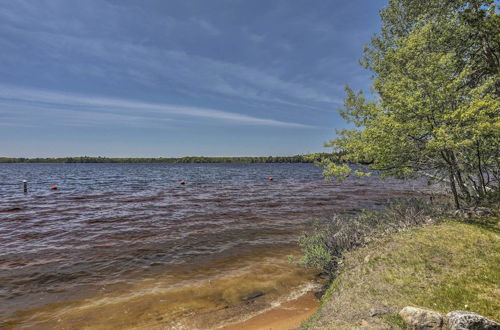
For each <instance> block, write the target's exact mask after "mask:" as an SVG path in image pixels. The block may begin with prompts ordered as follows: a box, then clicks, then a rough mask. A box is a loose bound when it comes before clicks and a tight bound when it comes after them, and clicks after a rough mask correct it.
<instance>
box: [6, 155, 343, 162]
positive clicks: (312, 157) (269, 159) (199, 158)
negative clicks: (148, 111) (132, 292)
mask: <svg viewBox="0 0 500 330" xmlns="http://www.w3.org/2000/svg"><path fill="white" fill-rule="evenodd" d="M325 157H327V158H329V159H331V160H332V161H335V159H336V158H338V157H337V155H335V154H331V153H316V154H308V155H295V156H263V157H205V156H189V157H180V158H164V157H159V158H132V157H128V158H108V157H88V156H82V157H60V158H9V157H0V163H313V162H316V161H318V160H320V159H324V158H325Z"/></svg>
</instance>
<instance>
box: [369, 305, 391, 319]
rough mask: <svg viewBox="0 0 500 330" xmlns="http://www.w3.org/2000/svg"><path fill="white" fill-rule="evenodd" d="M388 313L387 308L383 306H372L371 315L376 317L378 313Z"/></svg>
mask: <svg viewBox="0 0 500 330" xmlns="http://www.w3.org/2000/svg"><path fill="white" fill-rule="evenodd" d="M386 313H387V310H385V309H383V308H377V307H373V308H370V317H375V316H377V315H381V314H386Z"/></svg>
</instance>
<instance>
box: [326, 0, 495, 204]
mask: <svg viewBox="0 0 500 330" xmlns="http://www.w3.org/2000/svg"><path fill="white" fill-rule="evenodd" d="M498 13H499V7H498V6H497V5H496V4H495V2H494V1H493V0H474V1H464V0H425V1H414V0H390V1H389V3H388V5H387V7H386V8H385V9H383V10H382V11H381V13H380V15H381V19H382V27H381V31H380V33H378V34H376V35H374V36H373V38H372V40H371V42H370V43H369V44H368V45H367V46H366V47H365V50H364V54H363V59H362V61H361V62H362V64H363V65H364V67H365V68H366V69H368V70H370V71H371V72H372V73H373V79H372V95H370V96H365V95H366V94H363V92H362V91H358V92H355V91H354V90H352V89H351V88H350V87H346V94H347V95H346V98H345V100H344V108H343V109H341V110H340V113H341V115H342V117H343V118H344V119H345V120H346V121H348V122H349V123H352V124H353V126H354V128H353V129H344V130H339V131H337V137H336V138H334V139H333V140H331V141H329V142H327V143H326V146H328V147H331V148H332V149H333V151H334V152H335V153H338V154H341V155H342V157H341V158H342V160H343V161H345V162H368V163H370V166H369V167H370V169H372V170H377V171H379V173H381V174H382V175H384V176H394V177H400V178H406V177H415V176H425V177H428V178H430V179H432V180H435V181H441V182H446V183H447V184H448V186H449V188H450V191H451V192H452V193H453V196H454V201H455V206H456V207H457V208H460V207H461V206H463V205H470V204H476V205H477V204H478V203H480V202H481V201H482V200H485V198H495V199H498V198H499V197H500V191H499V179H500V171H499V168H500V166H499V162H500V151H499V149H500V147H499V146H500V143H499V142H500V116H499V114H500V99H499V97H500V77H499V66H500V64H499V63H500V62H499V59H500V17H499V14H498ZM321 164H322V165H323V167H324V174H325V175H326V176H327V177H336V178H337V179H340V180H342V179H344V178H346V177H347V176H349V175H351V173H352V169H351V168H350V167H349V166H347V165H345V164H339V163H336V162H332V161H330V160H328V159H327V160H323V161H322V162H321ZM355 174H357V175H368V172H367V171H366V172H362V171H359V170H358V172H357V173H355Z"/></svg>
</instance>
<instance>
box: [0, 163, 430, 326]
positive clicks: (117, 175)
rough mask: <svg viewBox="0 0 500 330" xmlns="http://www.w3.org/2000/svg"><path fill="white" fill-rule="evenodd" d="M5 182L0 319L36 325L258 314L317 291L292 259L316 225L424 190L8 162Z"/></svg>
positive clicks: (218, 168) (300, 170) (281, 168)
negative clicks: (300, 238) (290, 296)
mask: <svg viewBox="0 0 500 330" xmlns="http://www.w3.org/2000/svg"><path fill="white" fill-rule="evenodd" d="M269 176H272V177H273V178H274V181H273V182H269V181H266V180H265V178H266V177H269ZM23 179H27V180H28V181H29V182H30V193H29V194H28V195H24V194H23V193H22V187H21V185H20V181H21V180H23ZM180 179H184V180H186V182H187V184H186V185H184V186H180V185H179V184H178V180H180ZM0 180H2V182H4V183H5V185H3V186H1V187H0V306H2V308H1V309H0V318H1V319H4V320H5V321H4V322H5V323H4V326H9V325H12V326H16V325H17V326H18V325H25V326H28V327H34V328H40V327H47V328H51V327H54V326H55V325H59V326H60V327H61V328H72V327H82V326H85V325H92V326H93V327H95V326H96V325H98V324H100V325H102V326H103V328H104V327H105V328H110V327H111V325H112V327H116V328H118V327H124V326H125V327H133V326H142V325H146V324H147V325H149V326H153V325H154V324H160V325H162V326H173V324H174V323H172V322H181V323H182V322H184V323H182V324H184V325H186V324H187V325H186V326H187V327H189V324H188V323H189V322H191V323H190V326H194V325H193V324H194V323H196V322H202V323H203V326H204V327H209V326H215V325H216V323H217V322H218V321H220V320H222V319H225V320H226V321H227V320H230V319H231V318H234V315H236V314H238V315H240V316H241V313H240V312H242V311H245V313H247V314H248V313H252V312H255V311H257V310H259V309H262V308H266V306H269V305H270V304H272V303H273V302H274V303H275V302H276V301H278V300H279V299H281V298H280V297H283V296H284V295H285V294H287V293H289V292H293V291H294V290H300V288H301V287H303V286H304V285H307V284H308V283H309V284H310V283H313V282H314V276H313V275H312V274H311V273H309V272H305V271H303V270H301V269H299V268H295V267H294V266H291V265H289V264H288V263H287V260H286V255H287V254H291V253H295V252H296V250H295V241H296V237H297V235H298V233H299V232H300V231H301V230H303V229H304V228H305V226H306V224H307V223H308V221H309V220H310V218H312V217H316V216H325V215H329V214H332V213H334V212H336V211H339V210H354V209H359V208H373V207H377V205H381V204H382V203H384V202H385V201H386V200H387V199H389V198H392V197H396V196H402V195H407V194H413V193H415V189H417V188H422V186H421V185H420V184H418V183H415V182H410V183H408V182H407V183H402V182H399V181H395V180H392V181H382V180H380V179H378V178H376V177H371V178H364V179H351V180H348V181H347V182H345V183H343V184H340V183H336V182H328V183H327V182H323V181H322V179H321V173H320V169H318V168H316V167H315V166H314V165H311V164H0ZM53 184H57V185H58V186H59V188H60V189H59V190H58V191H55V192H54V191H49V190H48V187H50V186H51V185H53ZM257 293H262V294H258V296H259V297H258V298H257V299H246V298H248V297H250V296H252V295H256V294H257ZM255 298H256V297H255ZM249 301H252V303H249ZM240 305H241V306H240ZM235 308H236V309H238V308H239V309H241V310H239V313H234V312H235ZM207 311H208V312H209V313H207V315H206V316H205V317H202V318H199V317H198V318H193V317H187V318H186V316H189V315H191V314H192V313H196V315H198V316H199V315H204V314H203V313H204V312H207ZM214 311H217V312H214ZM195 320H198V321H195ZM200 320H202V321H200ZM185 322H188V323H185ZM193 322H194V323H193ZM210 322H212V323H210ZM181 323H179V324H177V326H179V325H180V324H181ZM0 325H1V324H0Z"/></svg>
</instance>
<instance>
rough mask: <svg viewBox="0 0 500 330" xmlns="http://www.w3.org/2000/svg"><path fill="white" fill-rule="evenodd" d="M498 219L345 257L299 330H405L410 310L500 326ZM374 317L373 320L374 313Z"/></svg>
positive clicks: (451, 224)
mask: <svg viewBox="0 0 500 330" xmlns="http://www.w3.org/2000/svg"><path fill="white" fill-rule="evenodd" d="M499 233H500V226H499V217H498V216H497V217H491V218H488V219H483V220H475V221H472V222H469V223H463V222H457V221H448V222H443V223H441V224H438V225H429V226H424V227H420V228H414V229H411V230H409V231H406V232H403V233H399V234H394V235H390V236H388V237H385V238H382V239H380V240H378V241H376V242H373V243H372V244H370V245H368V246H366V247H363V248H360V249H357V250H354V251H351V252H349V253H347V254H346V255H345V261H344V265H343V267H342V270H341V271H340V273H339V275H338V276H337V277H336V279H335V280H334V281H333V282H332V283H331V285H330V288H329V289H328V291H327V293H326V294H325V296H324V298H323V300H322V304H321V307H320V309H319V311H318V313H317V314H316V315H314V316H313V317H312V318H311V319H310V320H308V321H307V322H305V323H304V324H303V326H302V327H303V328H304V329H328V328H330V329H352V328H363V327H366V328H380V329H383V328H402V327H403V322H402V320H401V318H400V317H399V315H398V312H399V311H400V310H401V309H402V308H403V307H404V306H408V305H412V306H421V307H426V308H430V309H433V310H436V311H439V312H442V313H448V312H450V311H452V310H468V311H471V312H475V313H479V314H481V315H484V316H487V317H490V318H492V319H495V320H497V321H498V320H500V299H498V298H499V295H500V244H499V243H500V236H499ZM373 309H376V310H377V311H378V313H377V315H376V316H370V314H371V312H370V311H371V310H373Z"/></svg>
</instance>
